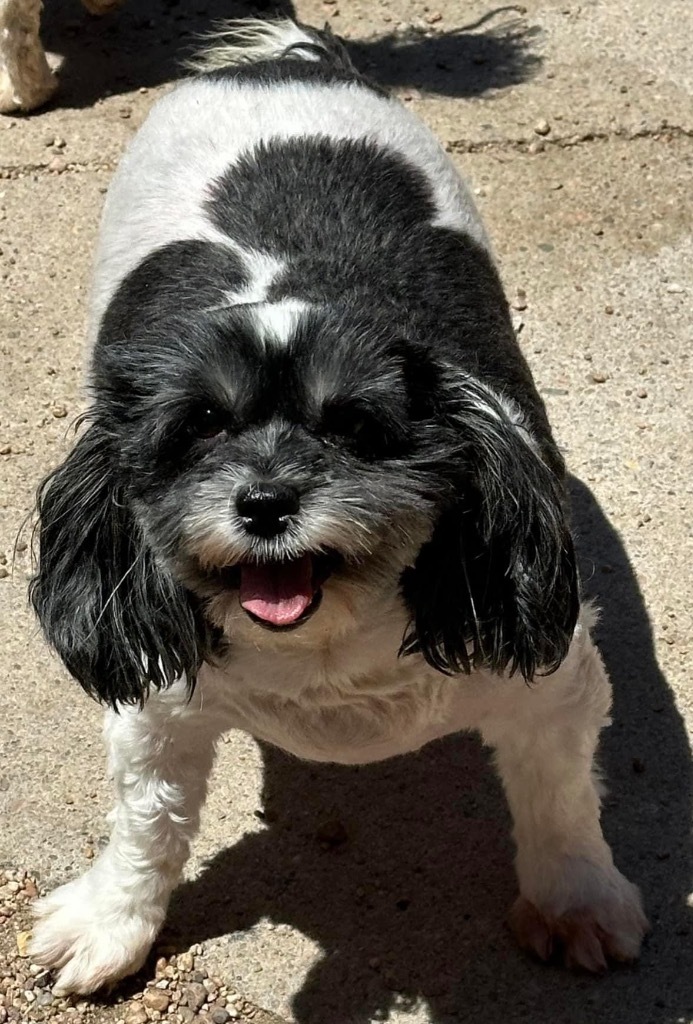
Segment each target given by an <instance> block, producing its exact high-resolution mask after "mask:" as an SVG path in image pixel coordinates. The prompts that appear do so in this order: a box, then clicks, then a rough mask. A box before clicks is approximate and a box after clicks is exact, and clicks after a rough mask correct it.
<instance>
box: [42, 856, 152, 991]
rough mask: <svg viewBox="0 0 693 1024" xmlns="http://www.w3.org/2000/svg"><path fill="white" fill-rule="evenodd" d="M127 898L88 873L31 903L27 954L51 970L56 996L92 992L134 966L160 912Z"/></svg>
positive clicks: (145, 950)
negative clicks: (34, 918)
mask: <svg viewBox="0 0 693 1024" xmlns="http://www.w3.org/2000/svg"><path fill="white" fill-rule="evenodd" d="M132 902H133V901H132V899H131V897H130V895H129V894H128V893H125V892H119V891H118V890H117V889H114V888H113V887H108V886H100V885H99V883H98V881H97V879H96V878H94V877H93V875H92V873H91V872H89V873H87V874H86V875H83V876H82V878H78V879H77V880H76V881H74V882H69V883H68V884H67V885H63V886H61V887H60V888H59V889H57V890H56V891H55V892H53V893H51V894H50V895H49V896H47V897H45V898H44V899H42V900H41V901H40V902H39V903H38V904H37V907H36V916H37V918H38V920H37V924H36V926H35V928H34V937H33V940H32V943H31V946H30V949H29V955H30V957H31V959H32V961H33V962H35V963H38V964H41V965H42V966H44V967H47V968H50V969H51V970H54V971H55V972H56V974H57V977H56V982H55V984H54V986H53V991H54V992H55V993H56V994H57V995H60V994H64V993H67V992H74V993H78V994H81V995H85V994H87V993H89V992H95V991H96V990H97V989H99V988H101V987H102V986H103V985H108V984H112V983H113V982H115V981H118V980H119V979H120V978H124V977H125V976H126V975H128V974H133V973H134V972H135V971H138V970H139V969H140V967H141V966H142V965H143V963H144V962H145V960H146V958H147V955H148V953H149V950H150V949H151V947H152V944H153V942H154V939H155V938H156V935H157V932H158V931H159V929H160V927H161V924H162V922H163V917H164V913H165V911H164V910H163V909H162V910H161V911H159V910H158V908H151V907H148V908H147V911H146V912H142V909H141V908H140V907H135V906H133V905H132Z"/></svg>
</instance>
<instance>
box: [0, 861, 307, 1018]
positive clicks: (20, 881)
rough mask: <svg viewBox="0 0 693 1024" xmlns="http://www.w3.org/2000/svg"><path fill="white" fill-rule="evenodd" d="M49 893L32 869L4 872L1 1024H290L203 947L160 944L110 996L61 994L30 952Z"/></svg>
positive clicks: (0, 879) (0, 877) (0, 878)
mask: <svg viewBox="0 0 693 1024" xmlns="http://www.w3.org/2000/svg"><path fill="white" fill-rule="evenodd" d="M43 894H44V890H43V889H42V888H41V885H40V883H39V881H38V880H37V879H36V878H35V877H34V876H33V875H32V874H31V873H30V872H28V871H25V870H17V869H6V870H4V871H0V1024H15V1022H17V1024H19V1022H22V1024H24V1022H27V1024H31V1022H37V1024H38V1022H40V1021H50V1022H51V1024H150V1022H152V1021H165V1022H169V1024H233V1022H234V1021H238V1022H239V1024H244V1022H248V1021H253V1024H287V1022H286V1021H285V1020H283V1019H282V1018H280V1017H277V1016H276V1014H273V1013H270V1012H268V1011H267V1010H263V1009H262V1008H261V1007H259V1006H256V1005H255V1004H254V1003H252V1002H250V1001H249V1000H247V999H246V998H245V997H244V996H243V995H242V994H241V993H240V992H239V991H238V989H237V987H236V985H235V984H234V983H231V982H226V981H224V979H223V978H220V977H218V976H212V975H210V974H209V973H208V972H207V970H206V968H205V962H204V960H205V956H204V948H203V946H202V945H200V944H196V945H194V946H191V947H190V949H188V950H182V951H181V952H180V953H171V952H170V947H162V950H161V952H163V951H164V949H165V951H166V953H167V955H166V956H159V958H158V959H157V960H156V961H155V962H154V961H153V960H150V962H149V964H148V965H146V966H145V967H144V968H143V970H142V971H141V972H140V973H139V974H138V975H137V976H136V977H135V979H129V980H128V981H126V982H124V983H123V985H122V986H116V987H115V988H114V989H113V990H112V991H111V992H110V993H108V994H106V995H104V994H103V993H100V994H97V995H96V996H95V997H94V998H92V997H90V996H86V997H85V996H71V997H64V996H55V995H54V994H53V990H52V981H53V979H52V976H51V974H50V973H49V972H48V971H46V970H45V969H44V968H43V967H41V966H39V965H38V964H33V963H31V961H30V959H29V957H28V956H27V951H28V945H29V942H30V940H31V927H32V915H31V905H32V903H33V901H34V900H35V899H36V898H37V897H38V896H40V895H43ZM120 988H122V990H124V991H127V996H125V995H123V994H120V993H119V989H120ZM133 990H134V991H133Z"/></svg>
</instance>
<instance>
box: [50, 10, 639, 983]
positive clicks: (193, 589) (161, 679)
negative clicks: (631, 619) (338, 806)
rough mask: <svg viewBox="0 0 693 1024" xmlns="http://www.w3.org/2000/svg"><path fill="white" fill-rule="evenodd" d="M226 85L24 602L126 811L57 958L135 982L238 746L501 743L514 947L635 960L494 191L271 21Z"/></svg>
mask: <svg viewBox="0 0 693 1024" xmlns="http://www.w3.org/2000/svg"><path fill="white" fill-rule="evenodd" d="M203 63H204V64H205V65H206V66H207V67H209V68H211V69H212V70H210V71H207V72H203V73H202V74H199V75H198V76H197V77H195V78H193V79H191V80H190V81H188V82H186V83H184V84H182V85H181V86H179V87H178V88H177V89H176V90H175V91H174V92H173V93H171V94H170V95H168V96H167V97H165V98H164V99H163V100H161V101H160V102H159V103H158V104H157V105H156V107H155V108H154V110H153V111H152V113H151V114H150V117H149V119H148V121H147V122H146V124H145V125H144V127H143V128H142V129H141V131H140V132H139V134H138V135H137V137H136V138H135V140H134V142H133V143H132V145H131V147H130V149H129V151H128V153H127V154H126V156H125V157H124V159H123V161H122V163H121V166H120V168H119V170H118V172H117V174H116V176H115V178H114V181H113V184H112V186H111V189H110V192H109V196H108V199H107V202H106V207H105V212H104V217H103V223H102V230H101V236H100V243H99V249H98V253H97V261H96V269H95V278H94V288H93V293H92V308H91V328H90V337H91V345H92V348H91V353H90V369H89V389H90V393H91V399H92V400H91V405H90V409H89V412H88V414H87V420H88V426H87V428H86V430H85V431H84V433H83V434H82V436H81V438H80V440H79V442H78V443H77V445H76V447H75V448H74V450H73V451H72V452H71V454H70V455H68V457H67V459H66V461H65V462H64V463H63V465H62V466H60V467H59V468H58V469H56V470H55V471H54V473H53V474H52V476H51V477H50V478H49V479H48V481H47V482H46V483H45V484H44V486H43V488H42V490H41V492H40V496H39V512H40V533H41V558H40V565H39V570H38V573H37V575H36V577H35V579H34V581H33V583H32V586H31V596H32V600H33V603H34V606H35V608H36V611H37V613H38V616H39V618H40V620H41V623H42V625H43V628H44V630H45V632H46V635H47V637H48V640H49V641H50V642H51V644H52V645H53V646H54V647H55V649H56V650H57V651H58V653H59V654H60V656H61V657H62V659H63V661H64V662H65V664H66V666H67V667H68V669H69V670H70V671H71V672H72V674H73V675H74V676H75V677H76V678H77V679H78V680H79V682H80V683H81V684H82V686H83V687H84V688H85V689H86V690H87V692H89V693H90V694H92V695H93V696H95V697H97V698H99V699H100V700H102V701H103V702H105V703H106V704H108V705H110V706H111V708H112V710H111V711H109V713H108V717H107V727H106V732H107V740H108V744H109V749H110V755H111V765H112V769H113V774H114V777H115V780H116V787H117V793H118V805H117V809H116V813H115V819H114V821H115V825H114V831H113V836H112V839H111V843H110V845H109V847H108V849H107V850H106V851H105V852H104V854H103V855H102V856H101V858H100V859H99V860H98V862H97V863H96V864H95V865H94V867H93V868H92V869H91V870H90V872H89V873H88V874H87V875H85V876H84V877H83V878H81V879H79V880H78V881H76V882H72V883H70V885H68V886H66V887H63V888H62V889H59V890H58V891H57V892H56V893H54V894H52V895H51V896H49V897H48V898H47V899H46V900H45V901H43V903H42V904H41V907H40V915H41V918H42V920H41V922H40V923H39V925H38V927H37V929H36V933H35V939H34V944H33V949H32V957H33V958H34V959H35V960H38V961H39V962H41V963H44V964H46V965H49V966H51V967H55V968H57V969H58V970H59V972H60V974H59V979H58V984H59V988H62V989H63V990H71V991H77V992H88V991H91V990H93V989H94V988H96V987H98V986H99V985H101V984H103V983H104V982H108V981H113V980H115V979H116V978H119V977H121V976H122V975H124V974H127V973H128V972H130V971H133V970H136V969H137V967H138V966H139V965H140V964H141V963H142V962H143V960H144V958H145V957H146V954H147V952H148V949H149V948H150V946H151V943H152V942H153V939H154V937H155V935H156V932H157V930H158V928H159V927H160V926H161V923H162V921H163V919H164V916H165V913H166V906H167V901H168V898H169V895H170V893H171V891H172V889H173V887H174V886H175V884H176V882H177V880H178V878H179V877H180V873H181V871H182V868H183V865H184V863H185V860H186V857H187V853H188V850H189V844H190V842H191V840H192V838H193V836H194V833H195V830H196V828H197V823H198V818H199V812H200V808H201V805H202V802H203V800H204V796H205V790H206V784H207V778H208V775H209V772H210V770H211V766H212V762H213V751H214V745H215V742H216V741H217V740H218V738H219V736H220V735H221V733H222V732H223V731H224V730H226V729H229V728H240V729H246V730H248V731H249V732H250V733H252V734H253V735H254V736H256V737H258V738H261V739H263V740H266V741H269V742H272V743H275V744H277V745H278V746H280V747H282V748H283V749H285V750H288V751H290V752H292V753H294V754H296V755H297V756H299V757H303V758H310V759H315V760H328V761H338V762H344V763H364V762H368V761H373V760H379V759H381V758H387V757H391V756H394V755H396V754H401V753H405V752H407V751H411V750H416V749H418V748H419V747H421V746H422V745H423V744H424V743H427V742H429V741H430V740H433V739H435V738H437V737H440V736H444V735H446V734H448V733H450V732H454V731H458V730H460V729H478V730H479V731H480V732H481V734H482V736H483V738H484V739H485V741H486V742H488V743H489V744H491V745H492V746H493V747H494V748H495V750H496V755H497V764H498V768H499V771H500V773H501V777H502V779H503V783H504V785H505V789H506V793H507V795H508V800H509V803H510V806H511V810H512V813H513V817H514V821H515V838H516V841H517V846H518V857H517V869H518V877H519V883H520V893H521V898H520V901H519V902H518V904H517V906H516V909H515V912H514V916H513V921H514V925H515V928H516V931H517V933H518V937H519V938H520V941H521V942H522V943H523V944H525V945H527V946H529V947H531V948H533V949H534V950H535V951H536V952H538V953H539V954H540V955H542V956H548V955H549V953H550V952H551V949H552V946H553V943H554V941H556V942H558V941H562V942H563V944H564V953H565V957H566V960H567V961H568V962H570V963H575V964H578V965H581V966H584V967H587V968H590V969H595V970H597V969H600V968H601V967H603V966H604V965H605V963H606V958H607V957H615V958H617V959H631V958H633V957H635V956H636V955H637V952H638V949H639V946H640V941H641V938H642V935H643V932H644V930H645V926H646V923H645V919H644V917H643V914H642V910H641V907H640V901H639V896H638V893H637V890H636V889H635V888H634V887H633V886H632V885H631V884H630V883H629V882H628V881H626V879H625V878H623V876H622V875H620V874H619V872H618V871H617V870H616V868H615V867H614V865H613V861H612V857H611V853H610V851H609V848H608V846H607V845H606V843H605V841H604V838H603V836H602V833H601V828H600V825H599V796H598V791H597V786H596V784H595V781H594V778H593V757H594V752H595V748H596V744H597V738H598V734H599V730H600V728H601V727H602V726H603V725H604V724H605V723H606V721H607V717H608V711H609V703H610V691H609V684H608V680H607V678H606V676H605V673H604V669H603V666H602V663H601V660H600V658H599V655H598V654H597V652H596V650H595V649H594V647H593V646H592V643H591V641H590V638H589V632H588V626H589V616H586V615H585V614H584V613H583V614H582V615H581V614H580V603H579V596H578V582H577V574H576V568H575V557H574V553H573V546H572V541H571V536H570V530H569V527H568V523H567V520H566V512H565V508H564V494H563V462H562V459H561V456H560V454H559V452H558V450H557V448H556V445H555V443H554V440H553V438H552V436H551V431H550V428H549V425H548V422H547V419H546V414H545V410H544V407H543V404H542V402H541V400H540V398H539V396H538V394H537V391H536V389H535V387H534V384H533V382H532V379H531V376H530V373H529V370H528V368H527V365H526V363H525V361H524V359H523V357H522V355H521V353H520V351H519V349H518V346H517V343H516V340H515V337H514V334H513V330H512V325H511V321H510V317H509V313H508V308H507V304H506V302H505V299H504V296H503V292H502V289H501V285H500V281H499V277H498V273H497V271H496V268H495V265H494V262H493V258H492V256H491V254H490V251H489V246H488V241H487V239H486V236H485V233H484V230H483V227H482V226H481V223H480V221H479V218H478V214H477V212H476V210H475V208H474V205H473V203H472V201H471V199H470V197H469V194H468V192H467V190H466V188H465V186H464V184H463V182H462V181H461V180H460V178H459V176H458V174H457V172H456V170H455V168H454V167H453V165H452V163H451V162H450V161H449V159H448V158H447V156H446V155H445V153H444V152H443V150H442V149H441V147H440V146H439V145H438V143H437V142H436V140H435V139H434V138H433V137H432V135H431V134H430V133H429V132H428V130H427V129H426V128H425V127H424V126H423V125H422V124H421V122H419V121H418V120H417V119H416V118H415V117H414V116H413V115H412V114H411V113H410V112H409V111H407V110H406V109H405V108H404V107H402V106H401V105H400V104H399V103H397V102H396V101H395V100H393V99H390V98H388V97H387V96H385V95H384V94H383V93H382V92H381V91H380V90H378V89H377V88H374V87H373V86H371V85H370V84H369V83H368V82H366V81H364V79H363V78H362V77H361V76H360V75H359V74H358V73H357V72H355V71H354V70H353V69H352V68H351V66H350V65H349V63H348V61H347V59H346V57H345V54H344V52H343V50H342V49H341V47H340V46H339V44H338V43H337V42H336V41H335V40H334V39H333V38H331V37H325V36H324V35H323V34H321V33H318V32H315V31H313V30H309V29H305V28H302V27H300V26H297V25H295V24H293V23H291V22H278V23H272V24H270V25H269V26H268V25H263V24H261V23H257V24H250V25H249V24H248V23H247V22H246V23H244V26H243V34H242V36H241V37H240V42H238V41H237V40H236V41H231V42H229V39H228V38H223V39H222V40H221V41H220V42H219V43H218V45H217V46H215V47H214V48H213V49H212V51H211V55H210V54H208V55H207V57H206V58H204V60H203ZM530 684H531V685H530ZM104 921H108V925H109V926H108V928H104V927H103V922H104Z"/></svg>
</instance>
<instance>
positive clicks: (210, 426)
mask: <svg viewBox="0 0 693 1024" xmlns="http://www.w3.org/2000/svg"><path fill="white" fill-rule="evenodd" d="M228 426H229V416H228V413H225V412H223V411H222V410H221V409H216V408H214V406H212V405H201V406H199V407H198V408H197V409H194V410H193V412H192V413H191V415H190V418H189V419H188V422H187V424H186V430H187V432H188V434H189V436H190V437H194V438H199V439H201V440H210V439H211V438H213V437H218V436H219V434H223V433H224V431H225V430H227V429H228Z"/></svg>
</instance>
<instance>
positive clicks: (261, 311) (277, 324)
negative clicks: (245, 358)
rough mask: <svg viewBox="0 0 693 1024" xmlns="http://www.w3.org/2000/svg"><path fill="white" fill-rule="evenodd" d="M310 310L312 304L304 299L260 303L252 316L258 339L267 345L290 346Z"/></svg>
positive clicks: (255, 307)
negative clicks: (299, 325) (302, 319)
mask: <svg viewBox="0 0 693 1024" xmlns="http://www.w3.org/2000/svg"><path fill="white" fill-rule="evenodd" d="M310 308H311V304H310V303H309V302H304V301H303V300H302V299H280V300H279V301H278V302H258V303H257V304H256V305H255V306H254V307H253V309H252V311H251V313H250V316H251V321H252V324H253V326H254V328H255V330H256V331H257V335H258V337H259V338H260V340H261V341H262V342H263V343H264V344H265V345H267V344H274V345H288V343H289V341H290V340H291V338H292V337H293V335H294V333H295V332H296V328H297V327H298V324H299V323H300V320H301V317H302V316H305V314H306V313H307V312H308V310H309V309H310Z"/></svg>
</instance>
